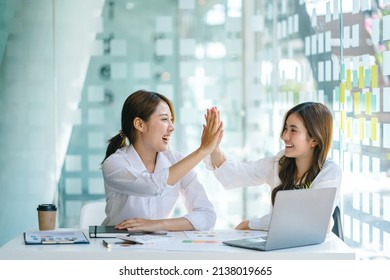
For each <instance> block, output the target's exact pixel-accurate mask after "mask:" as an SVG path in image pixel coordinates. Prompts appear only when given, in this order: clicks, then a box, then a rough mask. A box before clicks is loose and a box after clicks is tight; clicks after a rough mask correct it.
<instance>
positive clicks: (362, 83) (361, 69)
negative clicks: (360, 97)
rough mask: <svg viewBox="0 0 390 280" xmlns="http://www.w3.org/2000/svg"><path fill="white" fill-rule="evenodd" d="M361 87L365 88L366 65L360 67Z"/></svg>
mask: <svg viewBox="0 0 390 280" xmlns="http://www.w3.org/2000/svg"><path fill="white" fill-rule="evenodd" d="M359 88H364V67H363V66H360V67H359Z"/></svg>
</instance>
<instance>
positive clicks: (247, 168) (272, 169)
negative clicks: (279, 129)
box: [205, 151, 342, 230]
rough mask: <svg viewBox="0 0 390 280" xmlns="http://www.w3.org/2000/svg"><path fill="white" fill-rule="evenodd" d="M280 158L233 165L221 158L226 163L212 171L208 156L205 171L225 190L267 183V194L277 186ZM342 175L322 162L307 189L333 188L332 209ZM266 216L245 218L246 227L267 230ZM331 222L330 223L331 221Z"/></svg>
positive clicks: (267, 221)
mask: <svg viewBox="0 0 390 280" xmlns="http://www.w3.org/2000/svg"><path fill="white" fill-rule="evenodd" d="M283 155H284V151H280V152H279V153H278V154H277V155H275V156H271V157H265V158H262V159H259V160H255V161H250V162H237V161H234V160H232V159H231V158H229V157H227V156H225V158H226V160H225V162H224V163H222V165H221V166H220V167H219V168H216V169H214V167H213V165H212V163H211V159H210V156H208V157H207V158H206V159H205V164H206V168H207V169H210V170H213V173H214V175H215V177H216V178H217V179H218V181H219V182H220V183H221V184H222V185H223V187H224V188H225V189H234V188H238V187H247V186H257V185H263V184H267V185H269V186H270V187H271V191H272V190H273V189H274V188H276V187H277V186H279V185H280V183H281V181H280V178H279V159H280V158H281V157H282V156H283ZM341 178H342V172H341V169H340V167H339V166H338V165H337V164H336V163H335V162H334V161H332V160H331V159H326V161H325V163H324V166H323V167H322V169H321V171H320V172H319V173H318V175H317V176H316V178H315V179H314V180H313V182H312V184H311V186H310V187H311V188H331V187H334V188H337V191H336V199H335V201H334V205H333V209H334V208H335V207H336V205H337V201H338V196H339V192H340V185H341ZM271 212H272V206H271V207H270V213H269V214H267V215H265V216H263V217H253V218H250V219H249V228H250V229H258V230H268V226H269V222H270V218H271ZM332 222H333V220H332Z"/></svg>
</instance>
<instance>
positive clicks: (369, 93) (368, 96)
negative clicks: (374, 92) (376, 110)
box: [366, 92, 371, 115]
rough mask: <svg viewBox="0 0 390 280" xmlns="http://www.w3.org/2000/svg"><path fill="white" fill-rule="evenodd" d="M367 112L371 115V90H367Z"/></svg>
mask: <svg viewBox="0 0 390 280" xmlns="http://www.w3.org/2000/svg"><path fill="white" fill-rule="evenodd" d="M366 114H367V115H371V92H366Z"/></svg>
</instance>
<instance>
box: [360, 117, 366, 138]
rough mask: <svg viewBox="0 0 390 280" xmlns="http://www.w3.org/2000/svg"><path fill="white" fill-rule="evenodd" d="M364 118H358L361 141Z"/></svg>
mask: <svg viewBox="0 0 390 280" xmlns="http://www.w3.org/2000/svg"><path fill="white" fill-rule="evenodd" d="M365 121H366V120H365V118H359V139H360V140H361V141H363V140H364V123H365Z"/></svg>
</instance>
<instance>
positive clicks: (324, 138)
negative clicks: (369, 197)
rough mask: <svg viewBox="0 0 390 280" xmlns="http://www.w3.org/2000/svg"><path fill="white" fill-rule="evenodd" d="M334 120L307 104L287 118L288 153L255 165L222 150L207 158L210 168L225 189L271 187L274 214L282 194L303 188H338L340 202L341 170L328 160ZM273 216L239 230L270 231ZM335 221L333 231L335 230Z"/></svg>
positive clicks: (316, 105)
mask: <svg viewBox="0 0 390 280" xmlns="http://www.w3.org/2000/svg"><path fill="white" fill-rule="evenodd" d="M332 130H333V118H332V113H331V112H330V111H329V109H328V108H327V107H326V106H325V105H323V104H321V103H315V102H305V103H302V104H299V105H297V106H295V107H293V108H292V109H290V110H289V111H288V112H287V113H286V116H285V118H284V123H283V129H282V131H281V134H280V137H281V139H282V140H283V142H284V150H282V151H280V152H279V153H278V154H276V155H274V156H270V157H266V158H263V159H259V160H255V161H251V162H245V163H243V162H237V161H234V160H232V159H231V158H229V157H227V156H225V155H224V154H223V153H222V151H221V150H220V148H219V143H218V145H217V147H216V149H215V150H214V151H213V152H212V153H211V155H210V157H207V158H206V160H205V162H206V167H207V168H208V169H211V170H213V172H214V175H215V176H216V178H217V179H218V180H219V181H220V182H221V183H222V185H223V186H224V188H226V189H233V188H237V187H245V186H254V185H263V184H267V185H269V186H270V187H271V212H272V205H273V203H274V200H275V195H276V193H277V192H278V191H283V190H290V189H301V188H328V187H336V188H337V193H336V199H335V202H334V207H336V204H337V203H336V202H337V200H338V194H339V190H340V185H341V175H342V174H341V169H340V167H339V166H338V165H337V164H336V163H335V162H333V161H332V160H331V159H329V158H327V155H328V152H329V149H330V146H331V143H332ZM270 216H271V213H269V214H267V215H265V216H263V217H254V218H251V219H249V220H244V221H242V222H241V223H240V224H239V225H237V227H236V229H258V230H268V225H269V222H270ZM332 224H333V220H331V222H330V225H329V228H330V229H331V227H332Z"/></svg>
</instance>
